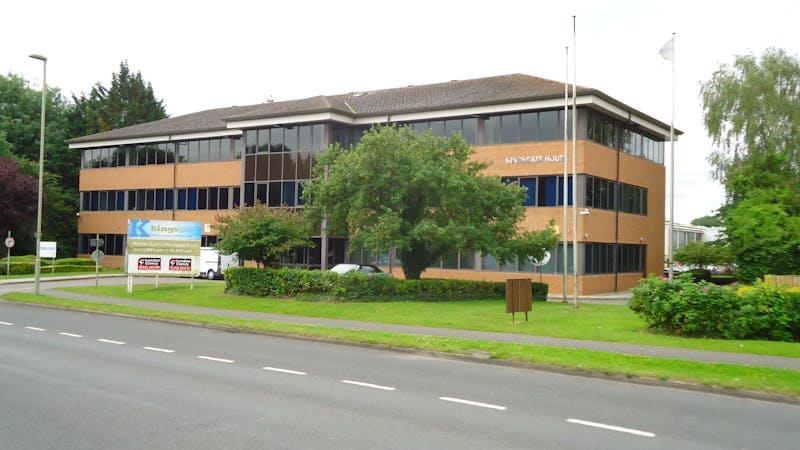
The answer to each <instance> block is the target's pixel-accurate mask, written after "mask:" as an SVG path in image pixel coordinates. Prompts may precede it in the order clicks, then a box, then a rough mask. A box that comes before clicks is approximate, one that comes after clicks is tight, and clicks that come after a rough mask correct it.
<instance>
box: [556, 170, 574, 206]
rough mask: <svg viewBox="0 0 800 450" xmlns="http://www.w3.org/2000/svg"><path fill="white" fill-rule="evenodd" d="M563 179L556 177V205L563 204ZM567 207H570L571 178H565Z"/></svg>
mask: <svg viewBox="0 0 800 450" xmlns="http://www.w3.org/2000/svg"><path fill="white" fill-rule="evenodd" d="M563 197H564V177H563V176H561V177H558V205H559V206H561V205H563V204H564V199H563ZM567 205H569V206H572V176H568V177H567Z"/></svg>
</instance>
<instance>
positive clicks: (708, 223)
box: [691, 215, 722, 227]
mask: <svg viewBox="0 0 800 450" xmlns="http://www.w3.org/2000/svg"><path fill="white" fill-rule="evenodd" d="M691 224H692V225H696V226H698V227H721V226H722V219H720V218H719V216H710V215H709V216H702V217H698V218H696V219H692V222H691Z"/></svg>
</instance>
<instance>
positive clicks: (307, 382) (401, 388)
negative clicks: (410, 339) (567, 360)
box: [0, 303, 800, 449]
mask: <svg viewBox="0 0 800 450" xmlns="http://www.w3.org/2000/svg"><path fill="white" fill-rule="evenodd" d="M0 404H2V407H0V447H1V448H15V449H16V448H37V449H38V448H43V449H45V448H59V449H72V448H75V449H77V448H81V449H83V448H193V449H203V448H231V449H234V448H303V449H314V448H348V449H353V448H369V449H377V448H458V449H489V448H558V449H569V448H576V449H586V448H592V449H621V448H635V449H649V448H660V449H678V448H680V449H701V448H717V449H723V448H724V449H728V448H751V449H770V448H773V449H786V448H796V445H797V442H798V439H800V430H798V427H797V423H798V419H800V407H798V406H793V405H787V404H780V403H770V402H764V401H757V400H750V399H739V398H732V397H726V396H719V395H714V394H706V393H698V392H690V391H683V390H675V389H669V388H663V387H649V386H642V385H635V384H627V383H623V382H616V381H608V380H598V379H589V378H582V377H575V376H570V375H561V374H554V373H549V372H540V371H535V370H527V369H518V368H510V367H501V366H493V365H486V364H479V363H470V362H462V361H452V360H446V359H438V358H431V357H423V356H419V355H413V354H405V353H398V352H390V351H383V350H377V349H369V348H360V347H353V346H346V345H337V344H329V343H321V342H311V341H303V340H296V339H287V338H279V337H270V336H260V335H251V334H245V333H229V332H222V331H215V330H210V329H205V328H198V327H191V326H183V325H174V324H166V323H159V322H152V321H146V320H140V319H130V318H122V317H113V316H103V315H96V314H90V313H82V312H74V311H62V310H54V309H47V308H40V307H34V306H25V305H15V304H5V303H0Z"/></svg>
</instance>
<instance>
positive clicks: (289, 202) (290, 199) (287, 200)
mask: <svg viewBox="0 0 800 450" xmlns="http://www.w3.org/2000/svg"><path fill="white" fill-rule="evenodd" d="M295 184H296V183H295V182H294V181H288V182H284V183H283V200H282V203H283V204H284V205H286V206H294V205H295V201H294V188H295Z"/></svg>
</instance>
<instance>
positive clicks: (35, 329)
mask: <svg viewBox="0 0 800 450" xmlns="http://www.w3.org/2000/svg"><path fill="white" fill-rule="evenodd" d="M25 329H27V330H33V331H47V330H45V329H44V328H39V327H25Z"/></svg>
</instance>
